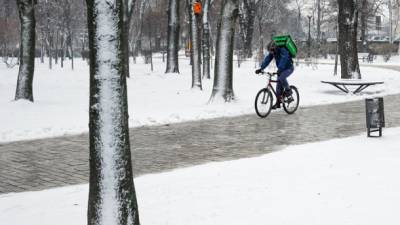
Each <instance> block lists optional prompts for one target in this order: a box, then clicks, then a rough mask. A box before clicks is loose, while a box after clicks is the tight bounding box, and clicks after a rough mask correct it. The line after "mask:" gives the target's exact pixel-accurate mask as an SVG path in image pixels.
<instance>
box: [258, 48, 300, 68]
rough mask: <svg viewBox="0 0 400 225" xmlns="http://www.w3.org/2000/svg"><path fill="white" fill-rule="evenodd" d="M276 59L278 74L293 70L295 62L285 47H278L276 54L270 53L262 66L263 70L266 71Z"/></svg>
mask: <svg viewBox="0 0 400 225" xmlns="http://www.w3.org/2000/svg"><path fill="white" fill-rule="evenodd" d="M273 58H275V62H276V67H278V73H279V72H282V71H284V70H287V69H290V68H293V60H292V57H291V56H290V53H289V51H288V50H287V49H286V48H285V47H278V48H277V49H276V52H275V53H274V54H271V53H269V54H268V55H267V56H266V57H265V59H264V61H263V62H262V64H261V70H263V69H265V68H266V67H267V66H268V65H269V63H270V62H271V61H272V59H273Z"/></svg>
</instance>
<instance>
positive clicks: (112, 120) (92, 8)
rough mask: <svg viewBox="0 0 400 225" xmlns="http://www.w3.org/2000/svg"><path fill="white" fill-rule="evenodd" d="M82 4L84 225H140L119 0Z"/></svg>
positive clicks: (90, 1)
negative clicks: (86, 66) (86, 92)
mask: <svg viewBox="0 0 400 225" xmlns="http://www.w3.org/2000/svg"><path fill="white" fill-rule="evenodd" d="M86 3H87V15H88V32H89V48H90V107H89V139H90V140H89V143H90V158H89V159H90V160H89V162H90V180H89V203H88V217H87V219H88V225H122V224H124V225H125V224H127V225H138V224H139V214H138V207H137V200H136V193H135V186H134V182H133V173H132V161H131V152H130V142H129V129H128V103H127V86H126V71H125V69H126V66H125V63H126V61H125V60H124V59H123V57H124V50H123V48H124V47H125V46H126V45H125V43H124V41H126V39H125V37H126V36H125V34H124V32H126V30H125V24H124V20H123V9H124V5H123V0H86Z"/></svg>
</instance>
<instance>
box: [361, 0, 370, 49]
mask: <svg viewBox="0 0 400 225" xmlns="http://www.w3.org/2000/svg"><path fill="white" fill-rule="evenodd" d="M368 4H369V2H368V0H361V18H360V22H361V41H362V51H363V52H367V51H368V40H367V30H368Z"/></svg>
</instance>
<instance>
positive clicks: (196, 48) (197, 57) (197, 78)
mask: <svg viewBox="0 0 400 225" xmlns="http://www.w3.org/2000/svg"><path fill="white" fill-rule="evenodd" d="M197 1H199V0H187V1H186V2H187V4H188V5H187V7H188V13H189V23H190V32H189V33H190V42H191V46H192V54H191V59H192V89H200V90H202V84H201V39H200V35H201V33H200V27H201V26H200V24H201V14H196V13H195V12H194V10H193V6H194V4H195V2H197Z"/></svg>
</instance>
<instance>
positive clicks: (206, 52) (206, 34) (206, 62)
mask: <svg viewBox="0 0 400 225" xmlns="http://www.w3.org/2000/svg"><path fill="white" fill-rule="evenodd" d="M203 5H204V7H203V40H202V43H203V78H205V79H210V78H211V75H210V60H211V59H210V58H211V54H210V50H211V46H210V42H211V40H210V21H209V10H210V5H211V2H210V0H204V2H203Z"/></svg>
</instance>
